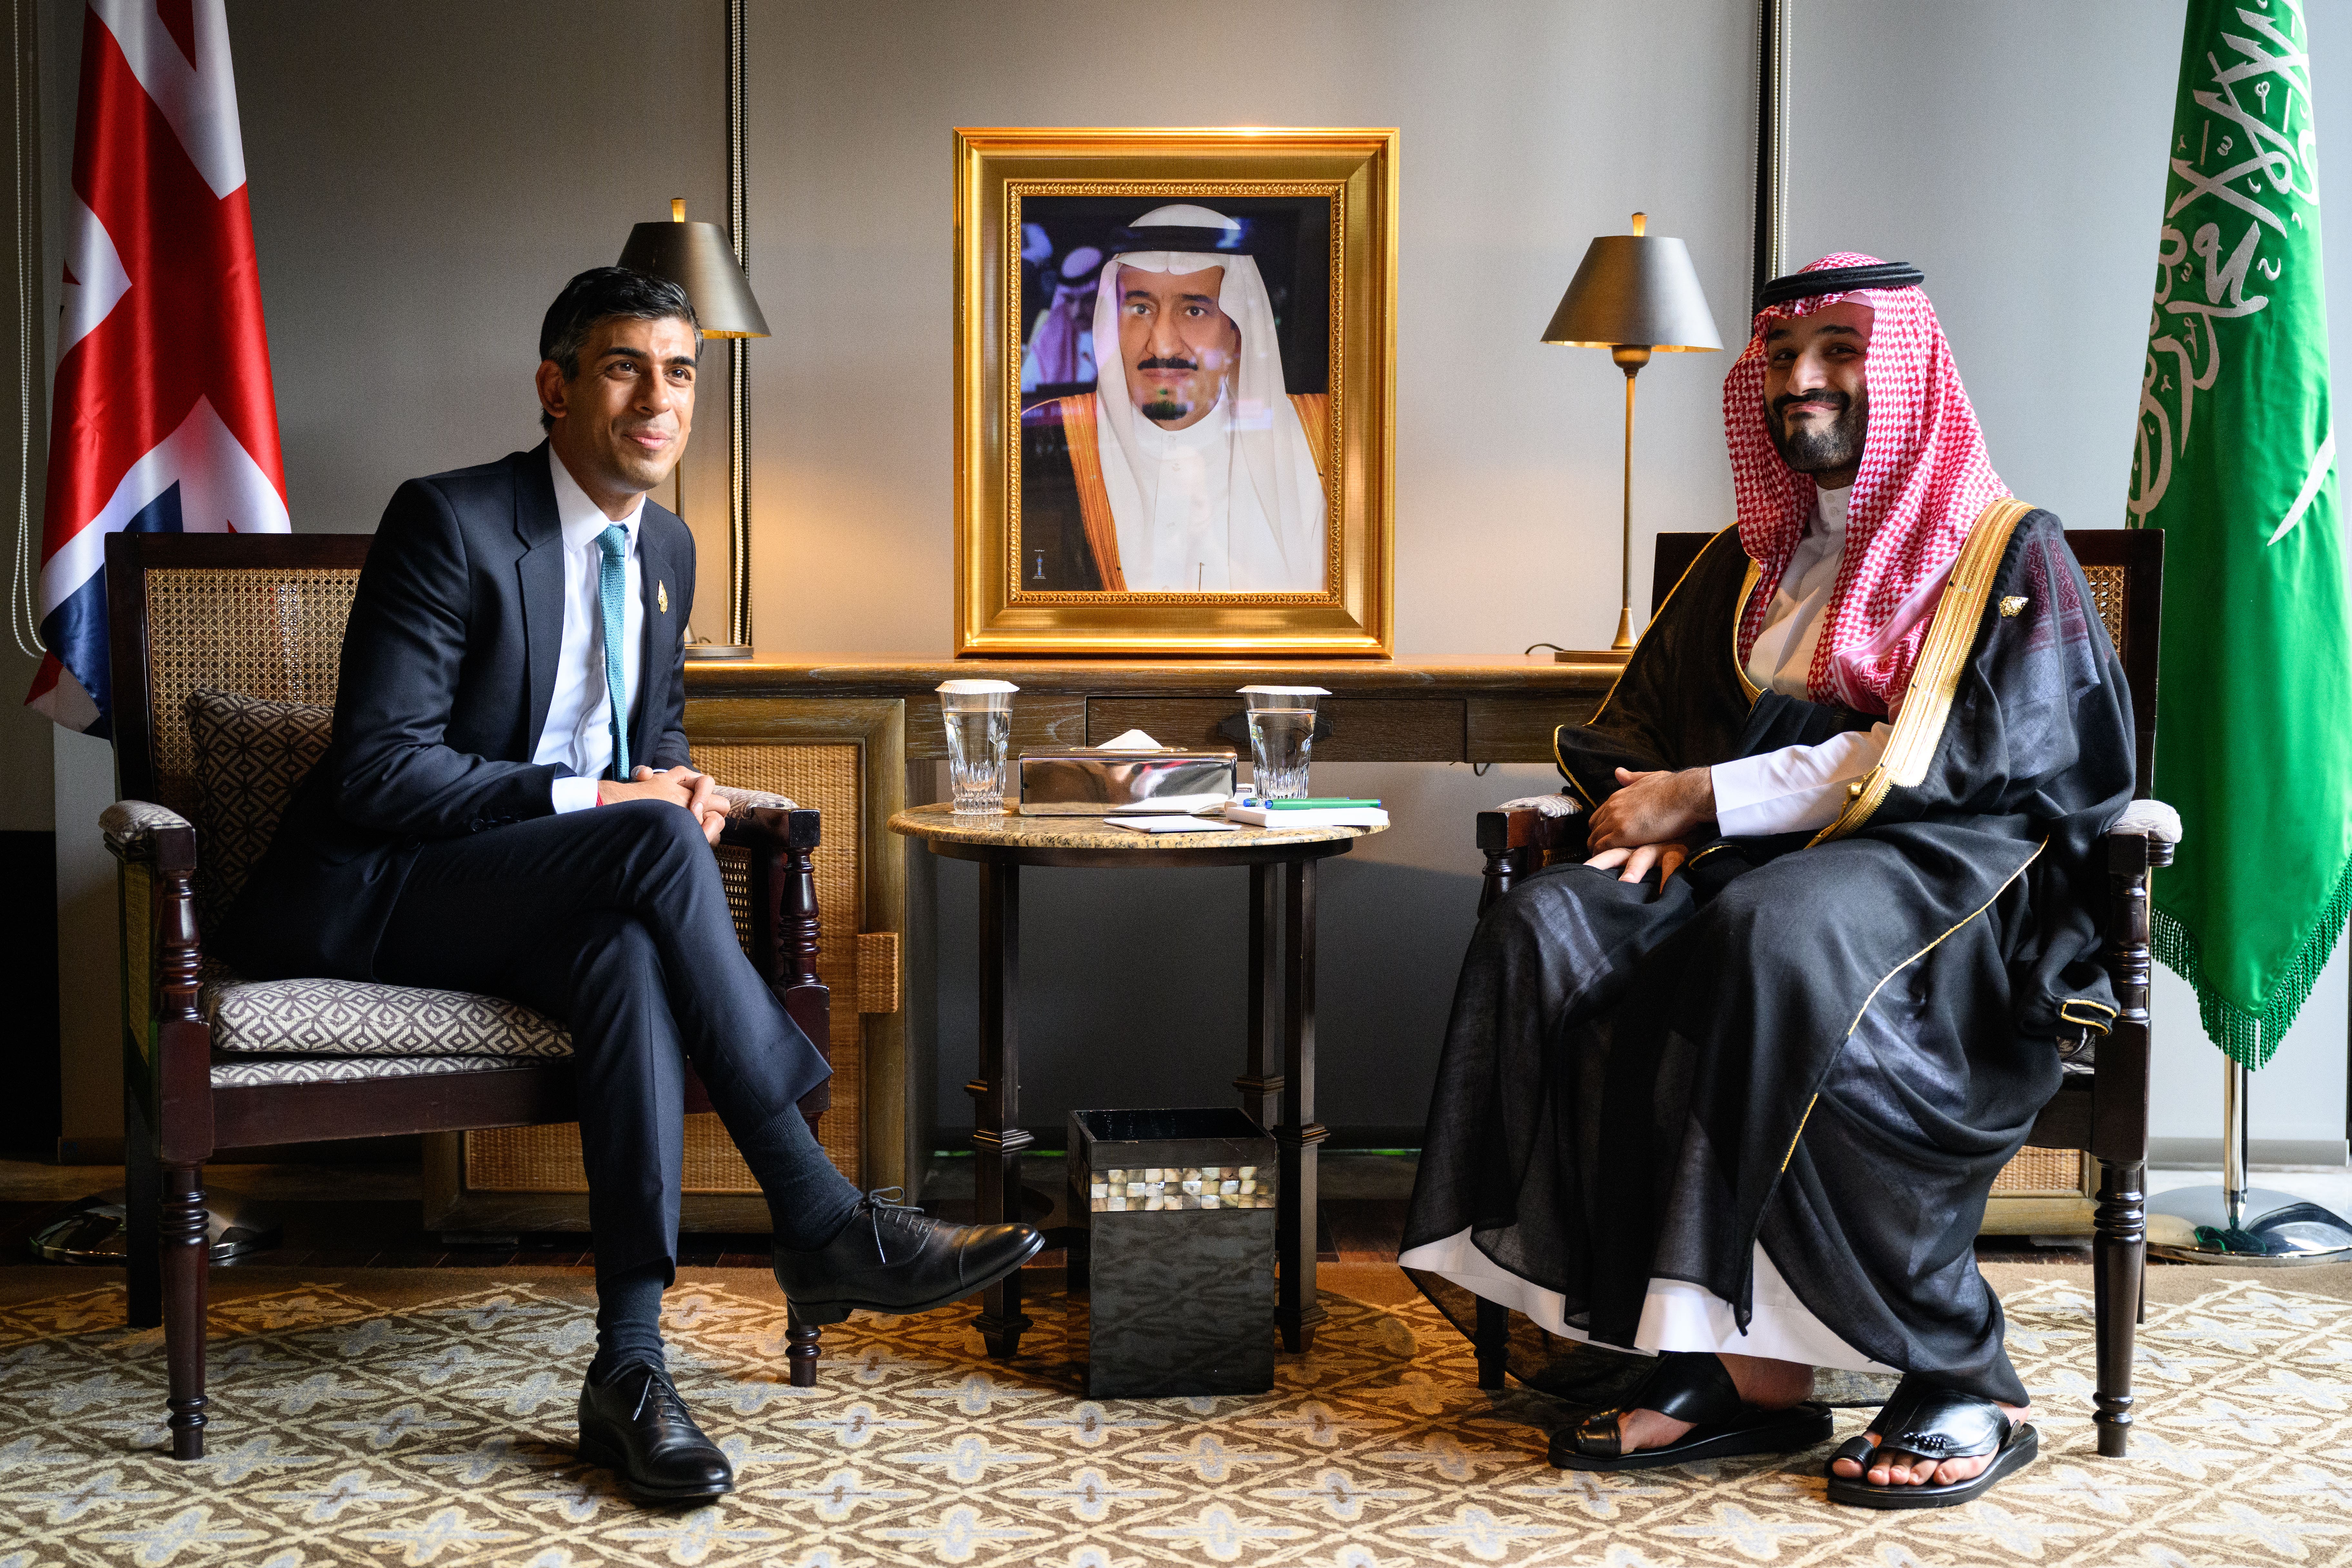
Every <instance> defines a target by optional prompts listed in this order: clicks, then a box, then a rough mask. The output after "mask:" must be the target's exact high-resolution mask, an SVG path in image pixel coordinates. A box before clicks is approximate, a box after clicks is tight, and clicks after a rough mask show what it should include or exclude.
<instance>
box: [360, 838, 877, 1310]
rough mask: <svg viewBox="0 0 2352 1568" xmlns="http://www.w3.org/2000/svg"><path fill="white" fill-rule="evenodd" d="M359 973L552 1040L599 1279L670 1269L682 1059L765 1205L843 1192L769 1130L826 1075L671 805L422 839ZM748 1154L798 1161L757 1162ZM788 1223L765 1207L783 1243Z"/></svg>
mask: <svg viewBox="0 0 2352 1568" xmlns="http://www.w3.org/2000/svg"><path fill="white" fill-rule="evenodd" d="M375 974H376V978H377V979H379V980H382V981H384V982H387V983H389V984H394V985H416V986H431V987H440V988H445V989H449V990H458V991H476V992H482V993H486V994H490V995H496V996H505V997H509V998H511V999H512V1000H514V1001H517V1002H520V1003H522V1004H523V1005H526V1006H530V1007H535V1008H537V1009H539V1010H540V1011H541V1012H543V1013H546V1014H548V1015H549V1016H551V1017H554V1018H557V1019H560V1020H562V1022H563V1023H564V1024H565V1025H566V1026H568V1027H569V1028H570V1030H571V1032H572V1051H573V1054H574V1058H575V1059H576V1060H577V1062H578V1065H579V1070H580V1142H581V1153H582V1156H583V1162H584V1163H585V1164H586V1167H587V1173H588V1216H589V1225H590V1227H591V1229H592V1231H593V1240H594V1247H595V1254H596V1274H597V1278H598V1279H608V1278H611V1277H613V1276H614V1275H617V1274H621V1273H625V1272H628V1271H630V1270H633V1269H636V1268H645V1267H646V1266H648V1265H652V1264H663V1265H666V1266H667V1268H669V1269H670V1270H671V1271H672V1272H674V1271H675V1269H676V1267H677V1216H678V1190H679V1179H680V1172H679V1164H680V1161H681V1159H682V1158H683V1155H684V1151H685V1103H686V1102H685V1096H686V1075H685V1069H684V1064H685V1063H687V1062H689V1061H690V1062H692V1063H693V1064H694V1070H695V1072H696V1073H697V1074H698V1076H699V1077H700V1078H701V1079H702V1082H703V1086H704V1087H705V1088H706V1089H708V1090H709V1095H710V1103H711V1106H712V1108H713V1109H714V1110H717V1111H718V1112H719V1117H720V1119H721V1120H722V1121H724V1122H725V1123H726V1126H727V1131H728V1132H729V1134H730V1136H732V1137H733V1138H734V1140H735V1142H736V1144H737V1146H738V1147H739V1148H741V1149H743V1150H744V1151H745V1153H746V1157H747V1158H750V1159H751V1161H752V1165H753V1169H754V1170H755V1171H759V1172H760V1173H761V1185H762V1187H763V1188H764V1189H765V1190H766V1192H767V1195H768V1197H769V1199H770V1203H771V1206H772V1208H774V1207H776V1206H777V1205H778V1203H779V1200H780V1196H782V1197H783V1198H784V1201H786V1202H790V1201H791V1200H792V1199H793V1198H797V1199H799V1200H800V1201H801V1202H803V1204H805V1205H806V1206H808V1207H810V1208H812V1209H822V1210H825V1211H827V1212H828V1213H829V1214H832V1215H838V1214H839V1213H842V1212H845V1210H846V1208H847V1206H848V1205H849V1204H851V1203H853V1202H854V1201H855V1199H856V1189H855V1188H853V1187H851V1185H850V1184H849V1183H847V1182H846V1181H845V1180H844V1179H843V1178H842V1177H841V1176H840V1175H839V1174H838V1173H835V1171H834V1169H833V1167H832V1165H831V1163H829V1162H827V1161H826V1160H825V1158H824V1152H823V1151H822V1150H821V1149H819V1148H818V1147H817V1145H816V1142H815V1141H814V1139H812V1138H809V1137H808V1136H806V1131H805V1128H803V1129H801V1130H800V1131H799V1135H798V1136H797V1137H788V1136H783V1135H782V1134H785V1133H788V1132H790V1131H792V1130H791V1129H789V1128H786V1127H782V1126H780V1125H779V1122H778V1119H779V1118H784V1117H792V1118H797V1117H799V1115H800V1111H799V1109H798V1106H797V1103H796V1102H797V1101H798V1100H800V1098H801V1096H802V1095H803V1094H805V1093H807V1092H808V1090H809V1089H813V1088H814V1087H815V1086H816V1085H817V1084H818V1083H821V1082H822V1081H824V1077H825V1075H826V1073H827V1072H828V1071H829V1070H830V1069H829V1068H827V1067H826V1066H825V1064H824V1058H823V1056H822V1055H821V1054H820V1053H819V1052H818V1051H817V1049H816V1047H814V1046H813V1045H812V1044H810V1042H809V1038H808V1037H807V1036H806V1035H804V1034H803V1033H802V1032H801V1029H800V1026H798V1025H796V1024H794V1023H793V1020H792V1018H791V1016H789V1015H787V1014H786V1013H785V1012H784V1009H783V1006H782V1004H781V1003H779V1002H778V1001H777V1000H776V997H775V994H774V993H773V992H772V991H770V990H769V989H768V986H767V983H766V982H765V981H764V980H762V979H761V976H760V973H759V971H758V970H757V969H755V968H754V967H752V964H751V960H750V959H749V958H748V957H746V956H745V955H744V952H743V950H742V948H741V947H740V945H739V944H738V942H737V940H736V935H735V924H734V919H733V916H732V915H731V914H730V912H729V910H728V907H727V893H726V888H725V886H724V884H723V883H722V881H721V880H720V877H719V862H718V858H717V857H716V856H714V855H713V854H712V853H711V849H710V846H709V843H708V842H707V841H706V840H705V839H704V837H703V836H702V831H701V829H700V827H699V826H697V824H696V823H695V820H694V817H693V816H692V815H691V814H690V813H688V812H686V811H684V810H681V809H680V808H678V807H677V806H675V805H668V804H667V803H665V802H660V801H629V802H625V803H622V804H616V805H605V806H599V807H596V808H595V809H593V810H588V811H575V812H567V813H564V814H562V815H561V816H543V817H537V818H533V819H532V820H530V821H528V822H520V823H512V824H509V825H507V826H501V827H495V828H491V829H489V830H488V831H486V832H482V833H477V834H470V835H467V836H466V837H459V838H445V839H435V840H430V841H427V842H426V843H425V845H424V846H423V847H422V848H421V849H420V851H419V853H418V854H417V857H416V859H415V864H414V865H412V866H411V868H409V873H408V877H407V879H406V881H405V882H404V885H403V886H402V889H401V891H400V894H399V898H398V900H397V901H396V902H395V903H394V907H393V911H392V915H391V918H390V920H389V921H388V922H387V923H386V925H385V928H384V933H383V941H382V942H381V943H380V944H379V946H378V948H377V950H376V962H375ZM755 1150H758V1151H761V1152H768V1153H771V1154H772V1153H773V1152H774V1151H778V1150H785V1151H789V1152H787V1153H786V1154H784V1155H783V1156H782V1157H783V1158H784V1159H785V1160H786V1161H787V1162H788V1163H789V1164H791V1165H793V1166H806V1167H808V1168H806V1169H799V1168H788V1169H785V1170H782V1171H775V1170H772V1169H770V1170H762V1169H761V1165H762V1163H763V1162H762V1160H761V1158H760V1157H759V1155H758V1154H755V1153H754V1151H755ZM765 1163H767V1164H769V1165H770V1166H773V1164H774V1163H775V1161H774V1159H773V1158H771V1159H769V1160H768V1161H766V1162H765ZM780 1189H781V1193H780ZM789 1219H790V1212H789V1210H782V1211H780V1212H779V1213H778V1221H779V1226H778V1228H779V1232H780V1237H782V1238H784V1239H787V1240H788V1241H789V1237H788V1235H786V1234H785V1233H786V1226H787V1224H788V1222H789Z"/></svg>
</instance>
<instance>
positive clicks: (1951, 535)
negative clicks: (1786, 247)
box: [1723, 251, 2009, 716]
mask: <svg viewBox="0 0 2352 1568" xmlns="http://www.w3.org/2000/svg"><path fill="white" fill-rule="evenodd" d="M1877 265H1880V263H1879V261H1878V259H1877V258H1875V257H1870V256H1861V255H1857V254H1855V253H1853V252H1852V251H1839V252H1836V253H1834V254H1832V255H1829V256H1824V257H1822V258H1821V259H1820V260H1819V261H1816V262H1814V263H1812V265H1811V266H1809V267H1807V268H1805V269H1804V270H1805V271H1807V272H1818V271H1821V270H1823V269H1824V268H1834V267H1870V266H1877ZM1839 300H1854V301H1856V302H1858V303H1860V304H1864V305H1867V306H1869V307H1870V308H1871V310H1874V312H1876V314H1875V317H1874V321H1873V324H1872V327H1871V334H1870V349H1869V353H1868V356H1867V358H1866V359H1865V360H1864V364H1863V377H1864V385H1865V386H1866V387H1867V388H1868V391H1869V395H1870V425H1869V429H1868V432H1867V434H1866V435H1865V436H1864V438H1863V447H1862V467H1861V470H1860V471H1859V472H1858V473H1857V474H1856V475H1855V477H1854V481H1853V496H1852V498H1851V499H1850V500H1849V501H1848V504H1847V507H1846V529H1845V552H1844V554H1843V557H1842V558H1841V560H1840V561H1839V563H1838V574H1837V585H1836V587H1835V588H1834V589H1833V590H1832V592H1831V595H1830V602H1829V605H1828V608H1827V609H1826V610H1824V611H1823V625H1822V635H1821V637H1820V640H1819V642H1818V644H1817V645H1816V647H1815V648H1814V652H1813V664H1812V668H1811V672H1810V673H1809V675H1808V676H1807V678H1806V689H1807V691H1808V693H1809V694H1810V695H1811V697H1812V698H1813V700H1815V701H1820V702H1837V703H1843V705H1845V706H1846V707H1848V708H1852V709H1853V710H1856V711H1859V712H1864V713H1885V714H1888V715H1889V716H1892V714H1893V712H1894V710H1895V709H1896V708H1897V707H1899V706H1901V704H1902V701H1903V693H1904V689H1905V688H1906V687H1907V686H1908V685H1909V683H1910V680H1911V667H1912V665H1913V664H1914V663H1915V662H1916V660H1917V658H1918V655H1919V644H1920V640H1921V639H1922V638H1923V637H1925V636H1926V635H1927V625H1928V623H1929V621H1931V620H1932V619H1933V618H1934V615H1935V609H1936V605H1937V602H1938V601H1939V600H1940V599H1941V598H1942V596H1943V584H1944V579H1945V578H1946V576H1947V575H1948V574H1949V573H1950V571H1951V567H1952V562H1953V560H1954V559H1955V558H1956V557H1958V554H1959V552H1960V546H1961V544H1962V543H1964V542H1966V541H1967V539H1968V536H1969V527H1970V526H1971V525H1972V524H1973V523H1974V522H1975V521H1976V520H1977V515H1978V514H1979V512H1981V511H1983V510H1984V509H1985V508H1986V507H1987V506H1988V505H1990V504H1991V503H1992V502H1993V501H1996V500H2000V499H2001V498H2002V497H2004V496H2006V495H2008V494H2009V487H2008V486H2006V485H2004V484H2002V483H2001V482H2000V476H1999V475H1997V474H1995V473H1994V472H1993V471H1992V463H1991V461H1990V458H1987V457H1986V455H1985V445H1984V433H1983V432H1982V431H1981V430H1979V428H1978V427H1977V416H1976V411H1975V410H1974V409H1972V408H1970V407H1969V398H1968V394H1967V393H1966V392H1965V391H1963V390H1962V388H1961V386H1960V373H1959V370H1958V367H1957V366H1955V365H1954V364H1953V363H1952V351H1951V346H1950V345H1949V344H1948V343H1947V342H1945V341H1944V329H1943V327H1942V326H1941V325H1940V324H1939V323H1938V322H1937V320H1936V310H1935V307H1934V306H1932V305H1930V304H1929V303H1928V302H1927V295H1926V294H1925V293H1924V292H1922V291H1921V290H1920V289H1918V288H1917V287H1916V285H1915V286H1913V287H1910V288H1905V289H1854V290H1852V291H1851V292H1847V293H1842V294H1821V295H1816V296H1814V297H1813V298H1811V299H1807V300H1790V301H1789V302H1787V303H1785V304H1780V305H1774V306H1770V307H1768V308H1767V309H1766V310H1763V311H1761V312H1760V313H1759V315H1758V316H1757V318H1756V326H1755V331H1753V333H1752V334H1751V335H1750V336H1749V338H1748V347H1747V350H1746V351H1745V352H1744V353H1741V354H1740V356H1739V358H1738V360H1737V361H1735V362H1734V363H1733V364H1732V366H1731V372H1730V374H1728V375H1727V376H1726V377H1725V378H1724V383H1723V426H1724V434H1725V436H1726V437H1727V439H1728V440H1729V442H1730V445H1731V485H1732V494H1733V496H1734V498H1735V500H1737V502H1738V511H1739V542H1740V544H1741V546H1742V547H1743V548H1744V549H1745V550H1746V551H1747V552H1748V557H1749V559H1751V560H1753V561H1754V562H1755V563H1756V564H1757V566H1758V567H1759V575H1758V578H1757V584H1756V590H1755V593H1754V594H1753V595H1751V596H1750V597H1749V599H1748V604H1747V605H1746V607H1745V608H1744V609H1743V610H1742V611H1741V614H1740V618H1739V658H1740V659H1741V660H1742V662H1745V661H1746V659H1747V658H1748V654H1749V652H1750V651H1751V650H1752V649H1753V648H1754V647H1755V646H1756V638H1757V637H1758V635H1759V633H1761V632H1762V631H1763V629H1764V616H1765V612H1766V611H1767V610H1768V609H1769V607H1770V605H1771V603H1772V595H1773V594H1774V592H1775V591H1776V590H1777V589H1778V588H1779V586H1780V575H1781V573H1782V572H1783V571H1785V570H1786V569H1787V567H1788V564H1789V558H1790V556H1791V555H1793V554H1794V553H1795V552H1796V549H1797V544H1798V542H1799V541H1801V539H1802V538H1803V537H1804V533H1805V523H1806V521H1807V520H1808V519H1809V518H1811V516H1812V513H1813V504H1814V487H1813V480H1812V477H1811V475H1809V474H1800V473H1797V472H1795V471H1794V470H1792V469H1791V468H1790V467H1789V465H1788V464H1787V463H1785V462H1783V461H1782V460H1781V458H1780V450H1779V449H1778V448H1777V447H1774V446H1773V445H1772V437H1771V432H1770V430H1769V427H1768V426H1767V424H1766V414H1765V408H1764V335H1765V333H1766V332H1768V331H1770V330H1771V328H1772V324H1773V323H1774V322H1776V321H1784V320H1787V319H1789V318H1791V317H1796V316H1805V315H1811V313H1812V312H1813V311H1815V310H1820V309H1822V307H1823V306H1825V305H1832V304H1835V303H1837V302H1838V301H1839Z"/></svg>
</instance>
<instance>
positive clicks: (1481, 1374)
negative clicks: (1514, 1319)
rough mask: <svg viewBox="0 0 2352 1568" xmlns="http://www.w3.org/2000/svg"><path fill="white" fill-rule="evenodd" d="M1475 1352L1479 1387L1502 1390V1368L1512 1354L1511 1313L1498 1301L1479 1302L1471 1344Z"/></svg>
mask: <svg viewBox="0 0 2352 1568" xmlns="http://www.w3.org/2000/svg"><path fill="white" fill-rule="evenodd" d="M1471 1343H1472V1345H1473V1346H1474V1347H1475V1349H1476V1351H1477V1352H1478V1386H1479V1387H1481V1388H1500V1387H1502V1386H1503V1367H1504V1363H1506V1362H1507V1360H1508V1359H1509V1356H1510V1350H1511V1310H1510V1309H1509V1308H1508V1307H1506V1306H1504V1305H1503V1304H1502V1303H1501V1302H1500V1301H1489V1300H1486V1298H1485V1297H1484V1296H1481V1297H1479V1298H1478V1331H1477V1333H1476V1335H1475V1337H1474V1338H1473V1340H1472V1341H1471Z"/></svg>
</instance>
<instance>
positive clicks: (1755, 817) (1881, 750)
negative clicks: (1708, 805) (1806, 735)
mask: <svg viewBox="0 0 2352 1568" xmlns="http://www.w3.org/2000/svg"><path fill="white" fill-rule="evenodd" d="M1893 733H1894V731H1892V730H1891V729H1890V728H1888V726H1886V725H1885V724H1874V725H1872V726H1871V727H1870V728H1869V729H1868V730H1867V731H1863V730H1850V731H1847V732H1846V733H1844V734H1843V735H1832V737H1830V739H1828V740H1826V741H1823V742H1822V743H1821V744H1820V745H1818V746H1783V747H1781V748H1780V750H1779V751H1777V752H1762V753H1760V754H1759V755H1757V756H1753V757H1739V758H1737V759H1735V760H1733V761H1731V762H1728V763H1716V764H1715V766H1714V767H1712V768H1710V769H1708V770H1707V771H1708V773H1709V774H1710V776H1711V779H1712V782H1713V784H1714V785H1715V824H1716V827H1717V829H1718V830H1719V831H1720V832H1721V833H1722V834H1723V836H1724V837H1727V838H1759V837H1766V836H1768V835H1770V834H1774V833H1801V832H1804V831H1806V830H1807V829H1810V828H1816V827H1827V826H1829V825H1830V824H1831V823H1832V822H1835V821H1836V820H1837V818H1838V813H1840V812H1842V811H1843V810H1844V809H1845V803H1846V799H1847V791H1846V787H1845V786H1846V785H1847V784H1850V783H1852V782H1853V780H1855V779H1858V778H1860V777H1862V776H1863V774H1864V773H1868V772H1870V770H1871V769H1872V768H1874V767H1876V766H1877V765H1878V759H1879V758H1880V757H1882V756H1884V755H1885V752H1886V742H1887V738H1888V737H1889V736H1890V735H1892V734H1893Z"/></svg>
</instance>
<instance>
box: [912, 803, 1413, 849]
mask: <svg viewBox="0 0 2352 1568" xmlns="http://www.w3.org/2000/svg"><path fill="white" fill-rule="evenodd" d="M890 831H891V832H893V833H898V834H904V835H906V836H907V837H909V838H924V839H929V841H931V842H932V843H934V844H939V845H951V844H952V845H986V846H990V847H998V848H1004V849H1012V850H1015V851H1019V850H1024V849H1034V850H1040V851H1051V850H1074V849H1078V850H1095V851H1103V850H1108V851H1110V852H1113V853H1118V852H1122V851H1124V852H1128V853H1134V852H1138V851H1157V852H1159V853H1161V854H1165V853H1167V852H1169V851H1171V850H1175V851H1185V850H1192V851H1205V850H1223V851H1228V852H1230V851H1232V850H1236V849H1261V848H1264V849H1270V848H1273V847H1276V846H1279V845H1289V844H1299V845H1305V844H1329V843H1334V842H1337V841H1339V840H1342V839H1350V838H1369V837H1371V836H1372V835H1373V834H1375V833H1384V832H1386V831H1387V829H1386V828H1381V827H1248V826H1234V827H1230V828H1226V829H1224V830H1223V831H1222V832H1217V833H1138V832H1137V831H1136V830H1135V829H1133V828H1131V827H1116V826H1112V825H1111V824H1109V823H1108V822H1106V821H1104V820H1103V819H1102V818H1101V817H1099V816H1021V815H1020V814H1019V813H1017V812H1013V811H1007V812H1005V813H1004V814H1003V816H957V815H956V814H955V808H954V807H953V806H952V805H950V804H949V803H948V802H946V801H940V802H938V803H937V804H935V805H918V806H913V807H910V808H908V810H905V811H902V812H900V813H898V815H897V816H893V817H892V818H891V819H890Z"/></svg>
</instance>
